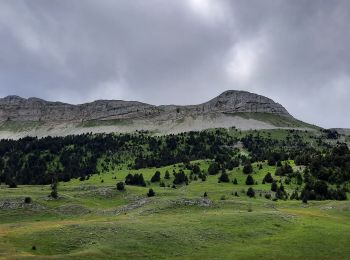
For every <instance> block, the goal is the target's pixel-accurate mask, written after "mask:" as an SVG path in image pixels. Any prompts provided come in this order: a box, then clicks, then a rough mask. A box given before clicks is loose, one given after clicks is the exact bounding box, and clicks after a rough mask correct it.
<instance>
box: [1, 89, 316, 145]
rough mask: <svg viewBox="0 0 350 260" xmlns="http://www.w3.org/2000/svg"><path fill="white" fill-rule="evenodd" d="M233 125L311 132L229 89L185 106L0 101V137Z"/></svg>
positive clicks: (263, 100)
mask: <svg viewBox="0 0 350 260" xmlns="http://www.w3.org/2000/svg"><path fill="white" fill-rule="evenodd" d="M233 126H234V127H237V128H240V129H242V130H246V129H271V128H281V127H290V128H300V127H302V128H310V127H311V128H312V126H310V125H308V124H305V123H303V122H301V121H298V120H296V119H295V118H293V117H292V116H291V115H290V114H289V113H288V111H287V110H286V109H285V108H284V107H283V106H282V105H280V104H278V103H276V102H274V101H273V100H271V99H269V98H267V97H264V96H261V95H257V94H254V93H249V92H246V91H235V90H229V91H226V92H224V93H222V94H221V95H219V96H217V97H215V98H213V99H212V100H210V101H208V102H205V103H202V104H199V105H188V106H176V105H162V106H154V105H150V104H145V103H141V102H137V101H122V100H97V101H94V102H91V103H85V104H80V105H71V104H66V103H61V102H50V101H45V100H42V99H38V98H28V99H25V98H21V97H18V96H8V97H5V98H2V99H0V138H19V137H22V136H26V135H30V136H47V135H68V134H79V133H84V132H130V131H136V130H149V131H153V132H155V133H160V134H166V133H178V132H184V131H191V130H202V129H207V128H214V127H233Z"/></svg>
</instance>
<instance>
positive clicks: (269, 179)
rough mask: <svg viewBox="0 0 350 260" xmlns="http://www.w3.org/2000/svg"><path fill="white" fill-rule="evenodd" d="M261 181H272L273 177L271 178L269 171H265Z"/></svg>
mask: <svg viewBox="0 0 350 260" xmlns="http://www.w3.org/2000/svg"><path fill="white" fill-rule="evenodd" d="M263 182H267V183H272V182H273V178H272V175H271V173H269V172H268V173H267V174H266V175H265V177H264V179H263Z"/></svg>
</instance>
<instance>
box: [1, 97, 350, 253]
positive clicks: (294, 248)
mask: <svg viewBox="0 0 350 260" xmlns="http://www.w3.org/2000/svg"><path fill="white" fill-rule="evenodd" d="M0 103H1V106H0V107H1V110H0V111H1V120H2V123H1V126H0V130H1V131H0V132H1V136H0V137H8V139H1V138H0V259H27V258H35V259H116V258H117V259H140V258H146V259H169V258H171V259H172V258H176V259H199V258H201V259H256V258H261V259H348V257H349V255H350V250H349V247H348V245H349V243H350V235H349V234H350V225H349V223H350V203H349V201H348V197H349V190H350V150H349V144H350V139H349V135H348V132H347V131H346V130H342V129H322V128H318V127H315V126H312V125H309V124H306V123H304V122H301V121H298V120H297V119H295V118H293V117H292V116H291V115H290V114H289V113H288V112H287V111H286V110H285V109H284V108H283V107H282V106H281V105H279V104H277V103H275V102H273V101H272V100H270V99H268V98H264V97H261V96H258V95H255V94H251V93H248V92H237V91H228V92H225V93H223V94H222V95H220V96H219V97H217V98H214V99H213V100H211V101H209V102H206V103H204V104H200V105H196V106H158V107H157V106H152V105H148V104H143V103H139V102H126V101H96V102H93V103H89V104H83V105H77V106H74V105H68V104H63V103H56V102H53V103H52V102H47V101H43V100H38V99H22V98H19V97H7V98H5V99H2V100H1V102H0ZM218 126H220V127H221V128H218ZM145 129H146V130H145ZM203 129H205V130H203ZM190 130H196V131H190ZM27 135H29V136H27ZM47 135H51V136H47ZM36 136H38V137H36Z"/></svg>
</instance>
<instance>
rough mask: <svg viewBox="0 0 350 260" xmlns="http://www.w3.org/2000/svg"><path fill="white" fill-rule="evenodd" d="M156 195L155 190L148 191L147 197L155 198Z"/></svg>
mask: <svg viewBox="0 0 350 260" xmlns="http://www.w3.org/2000/svg"><path fill="white" fill-rule="evenodd" d="M155 195H156V193H155V192H154V190H153V189H149V190H148V193H147V196H148V197H153V196H155Z"/></svg>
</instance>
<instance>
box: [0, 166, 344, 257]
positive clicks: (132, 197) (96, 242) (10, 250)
mask: <svg viewBox="0 0 350 260" xmlns="http://www.w3.org/2000/svg"><path fill="white" fill-rule="evenodd" d="M191 163H192V164H194V163H198V164H199V165H200V168H201V169H202V170H203V171H207V170H208V165H209V161H195V162H191ZM290 163H291V164H292V166H293V168H294V169H295V170H298V167H297V166H295V165H294V163H293V162H290ZM253 168H254V173H253V174H252V175H253V177H254V180H255V181H257V182H258V184H257V185H253V186H252V187H253V188H254V190H255V192H256V194H255V198H249V197H248V196H247V195H246V191H247V189H248V187H249V186H247V185H245V179H246V176H247V175H245V174H244V173H243V172H242V167H237V168H234V169H233V170H232V171H228V174H229V177H230V180H233V178H236V179H237V181H238V184H237V185H234V184H233V183H232V182H231V181H230V182H229V183H218V176H219V175H209V176H208V177H207V180H206V181H202V180H200V179H199V180H197V181H191V182H190V183H189V185H180V186H177V187H176V189H175V188H172V181H173V175H172V172H173V170H175V171H178V170H179V169H184V171H185V173H187V174H189V170H186V169H185V168H184V167H183V164H178V165H171V166H167V167H162V168H158V169H155V168H152V169H140V170H128V169H127V167H122V166H121V167H120V168H116V169H114V170H109V171H108V172H106V173H101V174H99V175H92V176H91V177H90V178H89V179H88V180H85V181H80V180H78V179H74V180H71V181H69V182H65V183H59V186H58V193H59V199H57V200H54V199H51V198H49V197H48V194H49V193H50V187H49V186H47V185H46V186H39V185H33V186H30V185H26V186H18V187H17V188H12V189H10V188H8V187H7V186H6V187H5V186H4V185H2V186H0V259H2V258H3V259H31V258H33V259H67V258H69V259H131V258H133V259H134V258H150V259H167V258H178V259H256V258H261V259H349V256H350V247H349V245H350V203H349V202H348V201H309V202H308V203H307V204H304V203H302V202H301V201H296V200H285V201H284V200H278V201H272V200H269V199H266V198H265V197H264V195H265V194H266V193H271V194H272V195H273V192H271V191H270V187H271V184H268V183H267V184H262V180H263V178H264V176H265V174H266V173H267V172H271V173H272V175H273V177H274V178H275V179H277V180H279V179H280V177H278V176H274V172H275V167H274V166H268V165H267V164H266V163H265V164H263V167H262V169H259V167H258V166H257V164H254V165H253ZM156 170H159V171H160V172H161V180H162V181H164V183H165V186H166V187H160V186H159V182H157V183H150V182H149V180H150V179H151V177H152V175H153V174H154V173H155V171H156ZM166 170H168V171H169V173H170V176H171V178H170V179H169V180H165V179H164V174H165V171H166ZM128 173H142V174H143V176H144V178H145V180H146V182H147V187H138V186H130V185H126V190H125V191H118V190H117V189H116V183H117V182H119V181H124V179H125V176H126V175H127V174H128ZM282 182H283V180H282ZM168 186H170V187H168ZM284 186H285V188H286V190H287V192H288V193H291V192H292V191H293V190H294V189H295V188H296V187H297V185H296V184H295V183H294V182H293V181H292V183H290V184H289V185H284ZM149 188H152V189H153V190H154V191H155V193H156V195H155V196H154V197H150V198H149V197H147V195H146V194H147V192H148V190H149ZM204 192H207V194H208V197H207V198H204V197H203V194H204ZM235 192H237V194H238V196H235V195H234V194H235ZM25 197H31V199H32V202H31V203H24V198H25Z"/></svg>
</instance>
